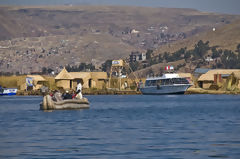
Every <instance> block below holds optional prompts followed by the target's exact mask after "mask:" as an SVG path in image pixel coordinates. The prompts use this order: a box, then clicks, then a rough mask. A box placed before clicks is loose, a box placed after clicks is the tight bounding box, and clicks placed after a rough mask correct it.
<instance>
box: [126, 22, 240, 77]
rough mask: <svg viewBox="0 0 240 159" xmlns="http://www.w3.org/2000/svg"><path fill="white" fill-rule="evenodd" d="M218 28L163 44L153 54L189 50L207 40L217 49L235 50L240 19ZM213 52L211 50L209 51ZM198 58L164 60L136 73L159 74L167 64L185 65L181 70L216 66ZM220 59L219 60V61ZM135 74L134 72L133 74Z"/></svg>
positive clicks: (239, 31) (141, 75) (238, 41)
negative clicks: (199, 66)
mask: <svg viewBox="0 0 240 159" xmlns="http://www.w3.org/2000/svg"><path fill="white" fill-rule="evenodd" d="M215 29H216V30H215V31H213V30H211V31H207V32H204V33H199V34H197V35H195V36H192V37H189V38H187V39H184V40H180V41H176V42H173V43H171V44H167V45H163V46H161V47H160V48H159V49H157V50H156V51H155V52H154V54H153V56H154V57H157V56H158V55H159V54H162V55H163V54H164V52H169V53H170V54H171V53H174V52H176V51H177V50H179V49H181V48H185V47H186V48H187V50H192V49H194V47H195V45H196V44H197V43H198V42H199V41H200V40H202V41H204V42H207V41H209V46H210V47H214V46H217V50H219V49H222V50H225V49H227V50H231V51H232V52H235V50H236V49H237V46H238V45H239V44H240V20H237V21H235V22H233V23H231V24H228V25H225V26H222V27H218V28H215ZM209 52H211V51H209ZM199 60H200V59H197V60H195V61H194V60H190V59H188V61H187V62H186V61H185V60H181V61H175V62H169V63H166V62H163V63H159V64H155V65H152V66H150V67H146V68H144V69H141V70H138V71H136V72H135V73H134V74H137V75H138V76H140V77H146V76H147V75H148V74H150V73H154V74H159V73H161V71H163V70H161V69H163V68H164V66H166V65H173V66H174V67H175V68H177V66H178V65H180V64H181V65H184V67H182V68H181V69H180V70H179V71H183V72H186V71H187V72H192V71H194V69H195V68H196V67H197V65H199V62H200V64H202V65H203V66H204V67H207V68H211V67H212V66H213V65H215V66H216V63H215V62H214V61H213V62H212V63H208V64H206V65H204V63H205V62H204V61H201V60H200V61H199ZM219 60H220V59H218V60H217V61H219ZM131 76H133V74H132V75H131Z"/></svg>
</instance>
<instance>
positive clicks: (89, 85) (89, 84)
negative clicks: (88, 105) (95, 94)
mask: <svg viewBox="0 0 240 159" xmlns="http://www.w3.org/2000/svg"><path fill="white" fill-rule="evenodd" d="M88 87H89V88H92V79H89V80H88Z"/></svg>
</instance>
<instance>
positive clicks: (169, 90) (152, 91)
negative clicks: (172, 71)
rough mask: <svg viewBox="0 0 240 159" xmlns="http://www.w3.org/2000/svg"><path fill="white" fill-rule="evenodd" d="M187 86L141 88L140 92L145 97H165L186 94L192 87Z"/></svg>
mask: <svg viewBox="0 0 240 159" xmlns="http://www.w3.org/2000/svg"><path fill="white" fill-rule="evenodd" d="M190 86H191V85H190V84H187V85H185V84H184V85H183V84H182V85H165V86H159V87H157V86H149V87H144V88H140V91H141V92H142V94H144V95H164V94H184V93H185V91H186V90H187V89H188V88H189V87H190Z"/></svg>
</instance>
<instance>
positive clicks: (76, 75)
mask: <svg viewBox="0 0 240 159" xmlns="http://www.w3.org/2000/svg"><path fill="white" fill-rule="evenodd" d="M90 78H93V79H107V73H106V72H68V71H67V70H66V69H65V68H64V69H63V70H62V71H61V72H60V73H59V74H58V75H57V76H56V77H55V79H57V80H60V79H61V80H73V79H90Z"/></svg>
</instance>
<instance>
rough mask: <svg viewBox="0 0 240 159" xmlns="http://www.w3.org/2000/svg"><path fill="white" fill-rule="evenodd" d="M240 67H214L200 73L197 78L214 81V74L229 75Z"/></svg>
mask: <svg viewBox="0 0 240 159" xmlns="http://www.w3.org/2000/svg"><path fill="white" fill-rule="evenodd" d="M238 71H240V69H215V70H210V71H208V72H207V73H205V74H203V75H201V76H200V77H199V78H198V81H214V75H215V74H223V75H230V74H232V73H233V72H238Z"/></svg>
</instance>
